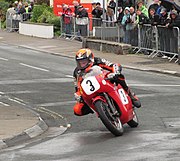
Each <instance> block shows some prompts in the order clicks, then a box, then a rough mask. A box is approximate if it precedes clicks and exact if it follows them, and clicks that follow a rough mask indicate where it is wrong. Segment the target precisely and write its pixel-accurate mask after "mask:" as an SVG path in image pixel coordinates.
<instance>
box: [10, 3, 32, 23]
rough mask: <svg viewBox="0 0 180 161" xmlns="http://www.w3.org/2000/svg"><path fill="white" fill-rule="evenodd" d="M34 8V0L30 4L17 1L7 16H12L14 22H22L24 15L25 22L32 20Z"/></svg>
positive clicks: (11, 5)
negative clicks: (31, 15)
mask: <svg viewBox="0 0 180 161" xmlns="http://www.w3.org/2000/svg"><path fill="white" fill-rule="evenodd" d="M33 7H34V0H31V1H30V3H29V4H28V2H22V1H21V0H19V1H15V2H14V3H11V4H10V5H9V8H8V10H7V14H8V15H10V16H12V17H13V19H14V20H20V19H21V16H20V15H23V17H22V18H23V20H24V21H25V20H27V19H30V14H28V13H31V12H32V10H33Z"/></svg>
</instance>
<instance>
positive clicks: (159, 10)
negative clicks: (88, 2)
mask: <svg viewBox="0 0 180 161" xmlns="http://www.w3.org/2000/svg"><path fill="white" fill-rule="evenodd" d="M167 3H168V2H166V3H165V2H164V0H162V1H161V0H154V1H153V2H152V4H150V5H149V7H147V6H146V5H145V4H144V2H143V1H142V0H139V1H137V2H136V3H135V1H133V0H119V1H118V4H117V5H116V3H115V1H114V0H110V1H109V3H108V5H107V8H106V9H105V11H104V12H105V15H106V19H105V18H104V16H103V9H102V7H101V4H100V3H96V4H93V7H94V9H93V11H92V15H93V18H94V21H95V22H94V23H93V26H100V25H101V24H102V19H103V20H104V21H105V23H106V26H108V24H109V23H111V24H113V25H115V24H119V25H121V26H122V27H123V29H124V32H125V37H124V40H123V41H124V42H125V43H130V44H134V43H133V42H132V41H134V40H133V38H132V37H137V35H136V36H132V35H133V34H137V32H134V31H135V29H136V28H137V25H138V24H139V25H143V24H150V25H152V26H155V25H161V26H164V27H167V28H173V27H179V28H180V15H179V12H180V7H179V6H178V5H176V6H174V5H173V4H174V3H172V2H169V4H168V5H167ZM116 6H118V7H116ZM116 8H117V12H116ZM110 10H111V12H110ZM109 12H110V13H111V14H110V15H109ZM115 13H116V18H115ZM99 21H100V22H99ZM113 25H111V26H113ZM130 35H131V39H130Z"/></svg>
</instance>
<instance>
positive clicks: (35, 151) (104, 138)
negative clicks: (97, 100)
mask: <svg viewBox="0 0 180 161" xmlns="http://www.w3.org/2000/svg"><path fill="white" fill-rule="evenodd" d="M0 62H1V63H0V68H1V71H0V91H1V92H4V93H5V94H6V95H8V96H9V97H16V98H18V99H19V100H21V101H22V102H23V103H24V104H25V105H26V106H27V107H28V108H33V109H34V110H36V111H37V112H39V113H40V114H41V115H42V117H43V118H44V119H45V121H46V122H47V124H48V125H49V126H50V128H49V131H48V132H47V133H45V134H43V135H42V136H39V137H37V138H36V139H33V140H31V141H29V142H26V143H23V144H21V145H17V146H14V147H10V148H8V149H5V150H2V151H1V152H0V160H2V161H4V160H6V161H25V160H26V161H46V160H47V161H61V160H62V161H102V160H104V161H109V160H114V161H116V160H117V161H146V160H150V161H152V160H157V161H161V160H162V161H176V160H177V161H178V160H179V159H180V154H179V150H180V139H179V132H180V130H179V128H180V117H179V116H180V110H179V98H180V93H179V90H180V78H179V77H173V76H167V75H161V74H155V73H150V72H142V71H136V70H127V69H124V70H123V71H124V74H125V76H126V78H127V82H128V84H129V85H130V86H131V88H132V90H133V91H134V92H136V94H137V95H138V96H139V97H140V98H141V101H142V105H143V107H142V108H140V109H137V110H136V111H137V114H138V116H139V121H140V126H139V127H138V128H135V129H132V128H129V127H128V126H125V132H124V135H123V136H122V137H114V136H113V135H112V134H110V132H108V131H107V130H106V128H105V127H104V126H103V124H102V123H101V122H100V120H98V119H97V118H96V116H95V115H88V116H83V117H76V116H74V115H73V109H72V107H73V104H74V98H73V92H74V88H73V80H72V77H71V75H72V72H73V69H74V67H75V62H74V60H72V59H70V58H64V57H61V56H55V55H50V54H44V53H40V52H35V51H31V50H27V49H23V48H17V47H13V46H7V45H0ZM67 124H71V128H68V130H67V131H66V132H64V133H63V134H61V132H60V128H59V126H60V125H63V126H67Z"/></svg>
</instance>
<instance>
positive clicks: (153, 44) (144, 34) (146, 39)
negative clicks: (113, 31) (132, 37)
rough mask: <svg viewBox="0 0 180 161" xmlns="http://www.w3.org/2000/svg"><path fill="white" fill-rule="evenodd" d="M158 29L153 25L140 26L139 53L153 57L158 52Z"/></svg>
mask: <svg viewBox="0 0 180 161" xmlns="http://www.w3.org/2000/svg"><path fill="white" fill-rule="evenodd" d="M157 49H158V48H157V28H156V26H151V25H148V24H147V25H138V51H137V52H136V54H137V53H139V52H142V51H143V52H148V53H149V54H150V55H153V54H154V53H156V51H157Z"/></svg>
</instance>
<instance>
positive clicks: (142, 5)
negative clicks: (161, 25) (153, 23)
mask: <svg viewBox="0 0 180 161" xmlns="http://www.w3.org/2000/svg"><path fill="white" fill-rule="evenodd" d="M137 4H138V10H140V11H141V12H142V13H143V14H144V15H145V16H146V17H147V18H148V17H149V13H148V9H147V7H146V6H145V5H144V3H143V1H141V0H140V1H138V3H137Z"/></svg>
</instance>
